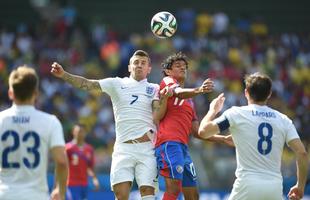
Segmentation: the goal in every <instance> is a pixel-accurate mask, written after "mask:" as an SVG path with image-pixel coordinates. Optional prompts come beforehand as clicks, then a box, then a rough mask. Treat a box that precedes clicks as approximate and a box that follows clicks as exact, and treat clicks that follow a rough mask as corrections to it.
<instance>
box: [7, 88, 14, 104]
mask: <svg viewBox="0 0 310 200" xmlns="http://www.w3.org/2000/svg"><path fill="white" fill-rule="evenodd" d="M8 96H9V99H10V100H12V101H13V100H14V92H13V89H12V88H9V90H8Z"/></svg>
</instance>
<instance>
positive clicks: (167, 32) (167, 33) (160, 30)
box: [151, 11, 177, 38]
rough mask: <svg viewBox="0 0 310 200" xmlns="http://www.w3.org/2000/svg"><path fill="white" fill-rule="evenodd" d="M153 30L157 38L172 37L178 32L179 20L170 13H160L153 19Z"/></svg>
mask: <svg viewBox="0 0 310 200" xmlns="http://www.w3.org/2000/svg"><path fill="white" fill-rule="evenodd" d="M151 30H152V32H153V33H154V35H155V36H156V37H159V38H168V37H171V36H173V34H174V33H175V32H176V31H177V20H176V18H175V17H174V16H173V15H172V14H171V13H169V12H166V11H162V12H158V13H156V14H155V15H154V16H153V18H152V21H151Z"/></svg>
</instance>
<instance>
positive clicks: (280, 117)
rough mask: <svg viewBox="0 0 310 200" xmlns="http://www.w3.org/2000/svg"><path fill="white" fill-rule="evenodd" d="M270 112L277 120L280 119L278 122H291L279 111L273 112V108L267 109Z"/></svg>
mask: <svg viewBox="0 0 310 200" xmlns="http://www.w3.org/2000/svg"><path fill="white" fill-rule="evenodd" d="M268 108H269V109H270V110H271V111H272V112H274V113H275V115H276V116H277V118H278V119H280V120H282V121H286V122H287V121H289V122H291V121H292V120H291V119H290V118H289V117H288V116H287V115H286V114H284V113H281V112H280V111H278V110H275V109H273V108H270V107H268Z"/></svg>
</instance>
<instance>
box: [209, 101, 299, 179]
mask: <svg viewBox="0 0 310 200" xmlns="http://www.w3.org/2000/svg"><path fill="white" fill-rule="evenodd" d="M215 122H216V123H217V124H218V125H219V127H221V126H222V127H225V128H228V127H229V132H230V133H231V134H232V137H233V141H234V143H235V146H236V156H237V170H236V177H237V178H241V179H242V178H245V177H249V176H254V177H259V178H261V179H265V178H268V177H271V178H279V179H278V180H281V181H282V176H281V171H280V170H281V169H280V168H281V158H282V151H283V147H284V145H285V143H288V142H289V141H290V140H292V139H295V138H299V136H298V134H297V131H296V128H295V127H294V125H293V123H292V121H291V120H290V119H289V118H288V117H287V116H286V115H284V114H282V113H280V112H278V111H276V110H274V109H271V108H269V107H268V106H259V105H253V104H251V105H248V106H243V107H232V108H230V109H228V110H227V111H225V112H224V113H223V114H222V116H221V117H219V118H217V119H216V120H215Z"/></svg>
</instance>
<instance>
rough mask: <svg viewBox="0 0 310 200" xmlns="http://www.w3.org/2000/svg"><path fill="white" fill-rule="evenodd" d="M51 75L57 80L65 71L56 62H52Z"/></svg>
mask: <svg viewBox="0 0 310 200" xmlns="http://www.w3.org/2000/svg"><path fill="white" fill-rule="evenodd" d="M51 73H52V74H53V75H54V76H56V77H58V78H61V77H62V76H63V75H64V73H65V70H64V69H63V67H62V66H61V65H60V64H58V63H57V62H54V63H53V64H52V69H51Z"/></svg>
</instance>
